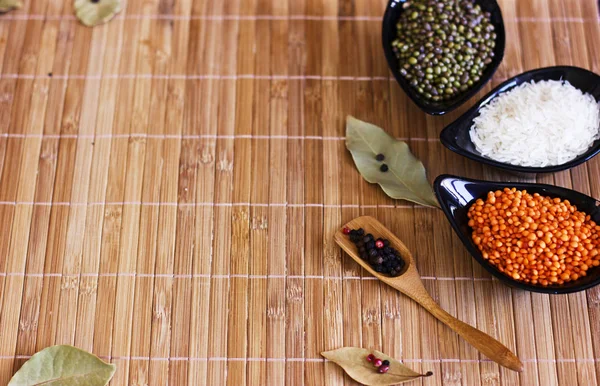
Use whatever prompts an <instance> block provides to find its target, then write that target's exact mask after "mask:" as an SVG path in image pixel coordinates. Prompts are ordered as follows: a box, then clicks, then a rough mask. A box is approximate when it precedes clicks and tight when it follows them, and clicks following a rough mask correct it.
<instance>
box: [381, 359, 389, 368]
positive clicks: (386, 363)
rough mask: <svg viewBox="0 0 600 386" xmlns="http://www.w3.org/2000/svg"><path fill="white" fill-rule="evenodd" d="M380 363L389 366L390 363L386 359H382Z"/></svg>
mask: <svg viewBox="0 0 600 386" xmlns="http://www.w3.org/2000/svg"><path fill="white" fill-rule="evenodd" d="M381 364H382V365H386V366H389V365H390V361H388V360H387V359H386V360H384V361H383V362H381Z"/></svg>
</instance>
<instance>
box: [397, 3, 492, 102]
mask: <svg viewBox="0 0 600 386" xmlns="http://www.w3.org/2000/svg"><path fill="white" fill-rule="evenodd" d="M405 4H407V6H405V9H404V12H403V13H402V14H401V16H400V20H399V21H398V23H397V24H396V27H397V39H396V40H395V41H394V42H393V44H392V48H393V50H394V52H395V53H396V56H397V57H398V59H399V62H400V68H401V71H400V74H401V75H402V76H403V77H405V78H406V79H407V80H409V81H410V84H411V86H412V87H414V89H415V90H416V91H417V92H418V93H419V94H421V95H423V96H424V97H425V98H427V99H429V100H433V101H442V100H447V99H451V98H453V97H455V96H456V95H457V94H460V93H463V92H465V91H467V90H468V89H469V88H470V87H472V86H473V85H474V84H475V83H476V82H478V81H479V80H480V79H481V76H482V75H483V72H484V71H485V69H486V68H487V66H488V65H489V64H491V62H492V58H493V57H494V48H495V44H496V41H495V40H496V33H495V32H494V26H493V24H491V21H490V16H491V15H490V14H489V13H488V12H485V11H483V10H482V9H481V7H480V6H479V5H478V4H475V3H474V0H413V1H411V2H410V3H408V2H407V3H405ZM431 86H435V87H431Z"/></svg>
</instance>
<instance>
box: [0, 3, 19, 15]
mask: <svg viewBox="0 0 600 386" xmlns="http://www.w3.org/2000/svg"><path fill="white" fill-rule="evenodd" d="M22 6H23V4H21V1H20V0H0V13H4V12H8V11H11V10H13V9H17V8H21V7H22Z"/></svg>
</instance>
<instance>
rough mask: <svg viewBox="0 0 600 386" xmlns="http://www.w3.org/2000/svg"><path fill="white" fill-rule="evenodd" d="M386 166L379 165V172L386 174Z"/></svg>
mask: <svg viewBox="0 0 600 386" xmlns="http://www.w3.org/2000/svg"><path fill="white" fill-rule="evenodd" d="M388 169H389V168H388V166H387V165H386V164H383V165H381V167H380V168H379V170H381V171H382V172H384V173H385V172H387V171H388Z"/></svg>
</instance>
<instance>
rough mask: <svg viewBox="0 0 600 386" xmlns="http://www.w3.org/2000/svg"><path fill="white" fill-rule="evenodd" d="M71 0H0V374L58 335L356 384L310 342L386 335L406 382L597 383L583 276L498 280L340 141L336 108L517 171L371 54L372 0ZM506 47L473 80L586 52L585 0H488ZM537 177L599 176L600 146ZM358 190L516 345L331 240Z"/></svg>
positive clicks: (202, 377)
mask: <svg viewBox="0 0 600 386" xmlns="http://www.w3.org/2000/svg"><path fill="white" fill-rule="evenodd" d="M71 3H72V2H71V1H50V0H37V1H32V0H28V1H27V0H26V1H24V7H23V8H22V9H21V10H19V11H16V12H12V13H10V14H8V15H3V16H1V17H0V74H1V75H0V170H1V176H0V238H1V241H0V384H2V385H3V384H6V383H7V382H8V380H9V379H10V377H11V376H12V374H13V373H14V372H15V371H16V370H17V369H18V368H19V367H20V366H21V365H22V363H23V362H24V361H25V360H26V359H27V358H28V357H29V356H31V355H32V354H33V353H35V352H37V351H39V350H41V349H43V348H45V347H47V346H49V345H53V344H73V345H76V346H79V347H81V348H83V349H86V350H88V351H93V352H94V353H95V354H97V355H99V356H101V357H102V358H104V359H105V360H108V361H110V362H113V363H115V364H117V366H118V370H117V373H116V375H115V377H114V379H113V381H112V384H113V385H166V384H169V385H186V384H187V385H236V386H237V385H283V384H287V385H323V384H328V385H350V384H353V382H352V380H351V379H349V378H348V377H345V376H344V375H343V373H342V371H341V370H340V369H339V368H338V367H337V366H335V365H334V364H332V363H330V362H325V361H323V359H322V358H321V356H320V355H319V353H320V352H321V351H323V350H327V349H333V348H338V347H340V346H363V347H368V348H374V349H378V350H381V351H384V352H386V353H388V354H390V355H392V356H394V357H397V358H399V359H402V360H404V361H405V362H406V364H407V365H408V366H410V367H412V368H414V369H416V370H421V371H423V372H425V371H428V370H431V371H433V372H434V376H433V377H430V378H427V379H425V380H422V381H417V382H415V383H413V384H415V385H417V384H420V383H422V384H424V385H468V386H470V385H523V386H531V385H533V386H535V385H539V386H548V385H564V386H570V385H581V386H588V385H596V384H598V383H599V380H600V332H599V327H600V288H596V289H591V290H588V291H587V292H581V293H576V294H571V295H567V296H547V295H541V294H532V293H529V292H523V291H519V290H512V289H510V288H508V287H506V286H504V285H503V284H501V283H499V282H497V281H494V280H491V278H490V276H489V275H488V274H487V273H486V272H485V271H484V270H483V269H482V268H481V267H480V266H479V265H478V264H475V263H474V262H473V260H472V259H471V258H470V257H469V256H468V255H467V253H466V251H465V249H464V248H463V246H462V245H461V243H460V242H459V240H458V238H457V237H456V236H455V235H454V234H453V232H452V231H451V228H450V226H449V225H448V224H447V223H446V220H445V219H444V215H443V214H442V212H441V211H439V210H434V209H426V208H422V207H413V206H412V205H409V204H407V203H406V202H403V201H393V200H391V199H389V198H387V197H386V196H385V195H384V194H383V193H382V192H381V191H380V190H379V189H378V188H376V187H375V186H372V185H369V184H367V183H366V182H365V181H363V180H362V179H361V178H360V176H359V175H358V173H357V171H356V169H355V168H354V166H353V163H352V160H351V158H350V156H349V155H348V153H347V152H346V151H345V147H344V142H343V138H342V137H343V135H344V121H345V116H346V115H347V114H352V115H354V116H356V117H358V118H360V119H363V120H367V121H371V122H374V123H375V124H378V125H380V126H382V127H384V128H386V129H387V130H388V131H389V132H390V133H393V134H394V135H396V136H398V137H402V138H407V139H408V142H409V143H410V146H411V148H412V150H413V151H414V152H415V153H416V154H417V155H418V156H419V157H420V158H421V159H422V160H423V161H424V163H425V165H426V167H427V169H428V172H429V177H430V178H431V179H433V178H434V177H435V176H437V175H438V174H441V173H454V174H458V175H462V176H468V177H474V178H488V179H503V180H511V179H512V180H514V178H515V177H514V176H510V175H504V174H502V173H500V172H498V171H496V170H491V169H487V168H484V167H482V166H481V165H480V164H477V163H474V162H471V161H468V160H465V159H464V158H461V157H459V156H457V155H455V154H453V153H451V152H449V151H447V150H446V149H444V148H443V146H442V145H441V144H440V143H439V141H438V134H439V131H440V130H441V129H442V128H443V127H444V125H445V124H447V123H449V122H450V121H452V120H453V119H454V118H456V117H457V116H458V115H459V114H460V113H461V112H463V111H465V110H466V108H467V107H468V105H470V104H472V103H473V102H474V100H475V99H474V100H472V101H470V102H469V103H467V105H465V106H464V107H462V108H461V109H459V111H457V112H455V113H452V114H450V115H448V116H445V117H435V118H434V117H430V116H425V115H424V114H423V113H421V112H420V111H419V110H418V109H417V108H416V107H415V106H414V105H413V104H412V103H410V102H409V101H408V100H407V98H406V96H405V95H404V94H403V92H402V91H401V90H400V88H399V86H398V85H397V84H396V83H395V81H393V80H391V79H390V78H389V72H388V70H387V66H386V64H385V61H384V58H383V53H382V48H381V40H380V32H381V31H380V28H381V27H380V19H381V16H382V14H383V10H384V7H385V1H384V0H288V1H286V0H283V1H281V0H279V1H277V0H228V1H214V0H200V1H192V0H177V1H170V0H144V1H142V0H130V1H129V3H128V4H127V6H126V9H125V10H124V12H122V13H121V14H120V16H119V17H118V18H116V19H114V20H113V21H112V22H110V23H109V24H107V25H104V26H100V27H97V28H94V29H88V28H85V27H83V26H81V25H80V24H79V23H77V22H76V20H75V19H74V18H73V16H72V9H71ZM500 3H501V6H502V11H503V14H504V18H505V24H506V32H507V42H508V44H507V48H506V55H505V59H504V61H503V63H502V65H501V67H500V68H499V70H498V72H497V73H496V75H495V77H494V80H493V81H492V82H491V84H489V85H488V86H487V87H486V88H485V90H483V91H482V93H480V94H479V96H481V95H483V93H485V92H487V91H489V90H490V88H491V87H493V86H494V85H496V84H498V83H499V82H501V81H503V80H504V79H506V78H507V77H510V76H513V75H516V74H518V73H520V72H522V71H524V70H528V69H533V68H537V67H541V66H548V65H554V64H572V65H577V66H581V67H585V68H590V69H592V70H594V71H596V72H600V59H599V58H598V53H599V52H600V25H599V23H598V6H597V4H596V2H595V1H594V0H528V1H517V0H502V1H501V2H500ZM538 181H541V182H546V183H553V184H558V185H562V186H567V187H572V188H574V189H576V190H579V191H581V192H584V193H586V194H591V195H593V196H594V197H597V198H598V197H600V157H597V158H595V159H594V160H592V161H590V162H588V163H587V164H585V165H582V166H580V167H578V168H575V169H573V170H571V171H567V172H561V173H558V174H555V175H547V176H540V177H538ZM361 214H369V215H373V216H376V217H377V218H379V219H380V220H381V221H382V222H383V223H384V224H385V225H387V226H388V227H390V228H391V229H392V230H393V231H394V232H395V233H396V234H397V235H398V236H399V237H400V238H401V239H402V240H404V241H405V242H406V244H407V245H408V247H409V248H410V249H411V250H412V251H413V252H414V254H415V257H416V259H417V262H418V268H419V270H420V273H421V274H422V276H423V279H424V282H425V285H426V287H427V288H428V290H429V291H430V292H431V294H432V295H433V296H434V297H435V298H436V299H437V300H438V301H439V303H440V304H441V305H442V306H443V307H444V308H445V309H446V310H448V311H449V312H450V313H452V314H453V315H455V316H457V317H459V318H460V319H462V320H464V321H465V322H467V323H470V324H472V325H475V326H477V327H478V328H480V329H482V330H484V331H486V332H487V333H489V334H491V335H492V336H494V337H496V338H498V339H499V340H500V341H502V342H503V343H505V344H506V345H507V346H508V347H510V348H512V349H513V350H516V352H517V353H518V355H519V356H520V358H522V359H523V361H524V362H525V371H524V372H523V373H521V374H517V373H514V372H511V371H509V370H506V369H503V368H499V367H498V366H497V365H496V364H494V363H493V362H490V361H488V360H486V359H485V358H482V357H481V356H480V355H479V354H478V353H477V352H476V351H475V350H474V349H473V348H472V347H470V346H469V345H468V344H466V343H465V342H464V341H463V340H461V339H459V338H458V337H457V335H456V334H454V333H453V332H451V331H450V330H448V329H447V328H446V327H444V326H442V325H441V324H440V323H438V322H436V321H435V320H434V319H433V318H432V317H431V316H430V315H428V314H427V313H426V312H425V311H424V310H422V309H421V308H419V307H418V306H417V305H416V304H415V303H413V302H412V301H410V300H409V299H408V298H406V297H404V296H402V295H400V294H398V293H396V292H395V291H393V290H391V289H390V288H388V287H386V286H385V285H381V284H380V283H379V282H378V281H376V280H373V278H372V277H370V276H369V275H367V274H365V273H364V272H362V271H361V270H360V269H359V267H358V266H357V265H356V264H354V263H353V262H352V261H351V259H350V258H349V257H347V256H345V255H344V254H342V252H341V251H340V249H339V248H338V247H337V246H336V245H334V242H333V240H332V236H333V233H334V231H335V230H336V229H337V228H338V227H339V226H340V224H342V223H343V222H345V221H348V220H350V219H351V218H353V217H355V216H358V215H361Z"/></svg>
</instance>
